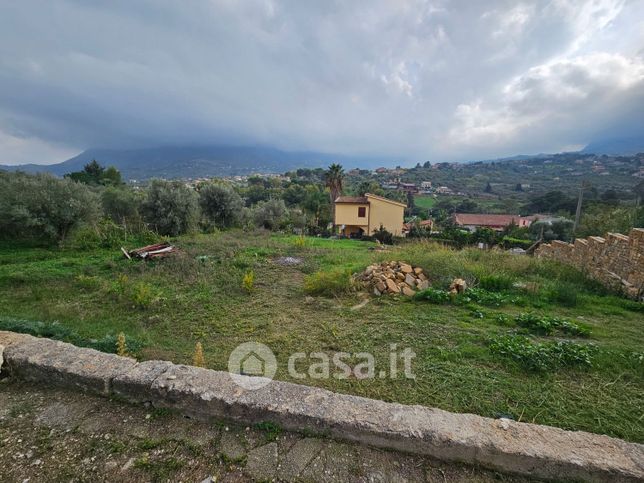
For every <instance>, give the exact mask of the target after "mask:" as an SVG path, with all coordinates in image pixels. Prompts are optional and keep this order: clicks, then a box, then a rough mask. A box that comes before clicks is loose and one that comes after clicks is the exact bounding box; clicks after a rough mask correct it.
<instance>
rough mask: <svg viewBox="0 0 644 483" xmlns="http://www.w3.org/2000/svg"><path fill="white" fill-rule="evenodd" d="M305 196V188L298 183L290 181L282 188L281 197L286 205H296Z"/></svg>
mask: <svg viewBox="0 0 644 483" xmlns="http://www.w3.org/2000/svg"><path fill="white" fill-rule="evenodd" d="M304 198H306V188H305V187H304V186H302V185H300V184H295V183H292V184H291V185H290V186H289V187H288V188H286V189H285V190H284V193H283V194H282V199H283V200H284V202H285V203H286V204H287V205H288V206H296V205H299V204H301V203H302V201H304Z"/></svg>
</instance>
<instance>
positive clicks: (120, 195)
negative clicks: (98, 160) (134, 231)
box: [101, 186, 140, 225]
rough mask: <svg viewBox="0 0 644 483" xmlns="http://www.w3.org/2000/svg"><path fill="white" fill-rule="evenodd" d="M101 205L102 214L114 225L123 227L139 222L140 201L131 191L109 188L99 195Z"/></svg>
mask: <svg viewBox="0 0 644 483" xmlns="http://www.w3.org/2000/svg"><path fill="white" fill-rule="evenodd" d="M101 204H102V206H103V214H104V215H105V216H106V217H108V218H109V219H110V220H112V221H113V222H114V223H119V224H122V225H125V224H132V223H134V224H136V223H138V222H139V221H140V215H139V205H140V200H139V198H138V197H137V194H136V193H135V192H134V191H133V190H130V189H127V188H117V187H114V186H109V187H107V188H105V190H104V191H103V193H102V195H101Z"/></svg>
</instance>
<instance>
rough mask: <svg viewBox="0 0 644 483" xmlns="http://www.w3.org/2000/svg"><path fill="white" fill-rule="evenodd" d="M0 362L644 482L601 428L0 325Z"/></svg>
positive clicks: (638, 450)
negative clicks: (467, 410)
mask: <svg viewBox="0 0 644 483" xmlns="http://www.w3.org/2000/svg"><path fill="white" fill-rule="evenodd" d="M0 360H3V363H2V365H0V373H2V374H4V373H5V372H7V373H9V374H10V375H11V376H12V377H15V378H19V379H23V380H27V381H32V382H34V383H40V384H51V385H57V386H61V387H66V388H73V389H77V390H82V391H87V392H91V393H95V394H101V395H103V396H107V397H118V398H119V399H120V400H128V401H130V402H132V403H139V404H141V403H145V404H152V406H154V407H158V408H170V409H174V410H176V411H179V412H181V413H183V414H185V415H188V416H192V417H196V418H199V419H203V420H208V419H210V418H215V419H217V420H221V419H231V420H234V421H238V422H243V423H244V424H252V423H259V422H264V421H270V422H272V423H275V424H277V425H279V426H280V427H282V428H284V429H285V430H289V431H300V432H306V433H314V434H320V435H325V434H326V435H328V436H331V437H334V438H338V439H344V440H348V441H353V442H357V443H362V444H366V445H369V446H376V447H380V448H385V449H393V450H397V451H405V452H409V453H416V454H420V455H424V456H431V457H433V458H436V459H440V460H445V461H457V462H462V463H466V464H474V465H478V466H482V467H485V468H490V469H493V470H496V471H501V472H505V473H518V474H522V475H525V476H528V477H533V478H540V479H553V480H557V481H562V480H565V481H568V480H571V481H595V482H600V481H601V482H611V483H615V482H633V483H635V482H642V481H644V445H641V444H637V443H627V442H625V441H622V440H619V439H616V438H611V437H608V436H604V435H601V434H591V433H585V432H583V431H565V430H563V429H559V428H553V427H550V426H540V425H537V424H529V423H522V422H517V421H511V420H509V419H490V418H484V417H481V416H476V415H474V414H455V413H450V412H448V411H443V410H440V409H435V408H428V407H424V406H406V405H403V404H396V403H388V402H384V401H377V400H373V399H366V398H363V397H358V396H351V395H348V394H338V393H333V392H331V391H327V390H325V389H320V388H316V387H308V386H300V385H298V384H291V383H288V382H281V381H269V382H268V384H267V385H265V386H263V387H261V388H259V389H257V390H250V389H245V388H244V387H242V386H239V385H237V383H236V382H235V379H233V378H232V377H231V375H230V374H228V373H227V372H220V371H212V370H209V369H202V368H200V367H190V366H184V365H176V364H173V363H171V362H166V361H146V362H137V361H135V360H134V359H129V358H125V357H119V356H117V355H113V354H105V353H102V352H98V351H95V350H93V349H84V348H80V347H75V346H73V345H71V344H67V343H64V342H58V341H53V340H49V339H39V338H35V337H32V336H29V335H23V334H15V333H12V332H3V331H0ZM237 377H238V378H242V379H253V378H250V377H249V376H237ZM264 382H266V380H264ZM250 386H252V384H250ZM3 463H4V462H3ZM1 467H2V466H0V468H1ZM0 473H1V470H0ZM0 479H1V478H0Z"/></svg>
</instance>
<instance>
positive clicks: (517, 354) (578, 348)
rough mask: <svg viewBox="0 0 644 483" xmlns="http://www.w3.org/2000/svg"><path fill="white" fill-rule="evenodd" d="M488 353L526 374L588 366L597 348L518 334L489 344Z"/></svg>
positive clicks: (494, 340)
mask: <svg viewBox="0 0 644 483" xmlns="http://www.w3.org/2000/svg"><path fill="white" fill-rule="evenodd" d="M490 350H491V352H492V353H493V354H497V355H500V356H503V357H506V358H508V359H511V360H513V361H514V362H516V363H517V364H519V366H521V367H522V368H523V369H526V370H528V371H534V372H549V371H554V370H556V369H559V368H561V367H571V366H581V367H591V366H592V359H593V356H594V354H595V353H596V350H597V348H596V347H595V346H594V345H591V344H579V343H576V342H572V341H557V342H535V341H533V340H531V339H529V338H528V337H524V336H520V335H504V336H500V337H497V338H495V339H493V340H492V341H491V343H490Z"/></svg>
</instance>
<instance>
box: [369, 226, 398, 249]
mask: <svg viewBox="0 0 644 483" xmlns="http://www.w3.org/2000/svg"><path fill="white" fill-rule="evenodd" d="M372 236H373V238H375V239H376V240H378V241H379V242H380V243H382V244H383V245H393V244H394V236H393V234H391V233H390V232H388V231H387V230H386V229H385V227H384V226H382V225H380V228H378V229H377V230H375V231H374V232H373V234H372Z"/></svg>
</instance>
